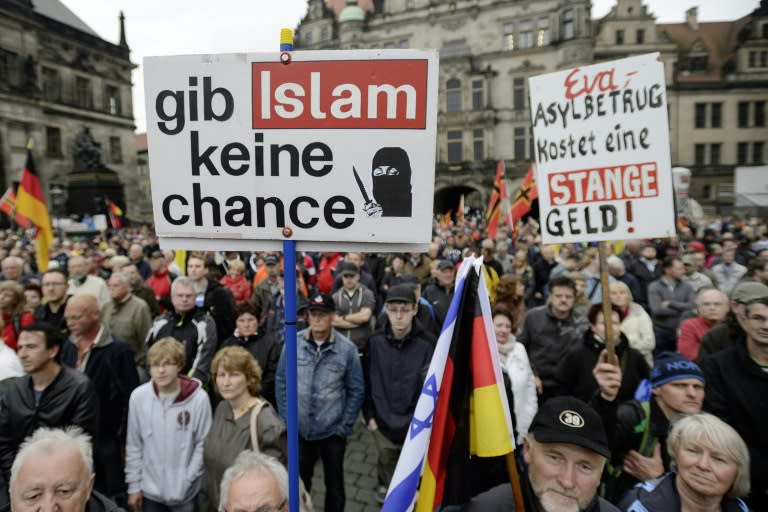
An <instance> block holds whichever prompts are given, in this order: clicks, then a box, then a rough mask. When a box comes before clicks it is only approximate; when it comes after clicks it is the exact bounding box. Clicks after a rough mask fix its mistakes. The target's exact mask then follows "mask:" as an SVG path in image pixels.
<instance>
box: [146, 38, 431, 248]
mask: <svg viewBox="0 0 768 512" xmlns="http://www.w3.org/2000/svg"><path fill="white" fill-rule="evenodd" d="M144 68H145V71H144V75H145V91H146V98H147V100H146V107H147V137H148V146H149V167H150V173H151V175H150V177H151V183H152V202H153V207H154V212H155V228H156V230H157V233H158V235H159V237H160V239H161V242H163V243H164V245H165V246H169V247H186V248H217V249H225V248H231V249H253V248H257V247H264V248H273V247H275V246H276V244H278V246H279V243H281V242H280V241H281V240H283V239H284V237H286V236H288V237H290V238H291V239H293V240H296V241H297V242H298V243H299V244H300V249H301V250H306V249H317V250H323V249H326V248H329V247H334V248H341V247H348V246H349V245H350V244H356V245H355V246H356V247H359V248H362V247H363V246H364V244H377V245H376V248H377V249H378V248H380V247H381V246H380V245H378V244H384V245H394V246H397V247H400V248H406V247H413V248H425V247H426V245H427V244H429V242H430V236H431V229H432V199H433V193H434V168H435V137H436V123H437V70H438V62H437V54H436V52H433V51H417V50H362V51H360V50H356V51H333V52H328V51H326V52H292V53H290V54H288V53H283V54H281V53H280V52H272V53H260V54H227V55H190V56H174V57H148V58H146V59H144ZM214 240H215V242H214Z"/></svg>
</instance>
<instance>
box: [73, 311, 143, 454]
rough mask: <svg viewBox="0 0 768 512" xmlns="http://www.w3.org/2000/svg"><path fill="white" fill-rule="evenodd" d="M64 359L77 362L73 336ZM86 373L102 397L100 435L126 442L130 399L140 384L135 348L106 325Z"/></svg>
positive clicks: (90, 356) (121, 442) (86, 365)
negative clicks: (113, 333) (134, 354)
mask: <svg viewBox="0 0 768 512" xmlns="http://www.w3.org/2000/svg"><path fill="white" fill-rule="evenodd" d="M61 362H62V364H64V365H66V366H68V367H70V368H74V367H75V365H76V364H77V346H76V345H75V344H74V342H73V341H72V340H71V339H70V340H67V342H66V343H64V346H63V347H62V349H61ZM83 373H84V374H85V375H87V376H88V377H89V378H90V379H91V381H92V382H93V384H94V386H95V388H96V394H97V395H98V396H99V403H100V404H101V414H100V415H99V436H100V437H103V438H108V439H112V440H117V441H118V442H119V443H120V444H123V443H125V434H126V431H127V430H126V429H127V425H128V400H129V399H130V397H131V393H132V392H133V390H134V389H136V387H137V386H138V385H139V375H138V373H137V372H136V364H135V363H134V358H133V349H131V346H130V345H128V344H127V343H126V342H124V341H123V340H121V339H120V338H116V337H114V336H112V333H111V332H110V331H109V328H108V327H106V326H104V327H103V328H102V332H101V336H100V338H99V339H98V340H97V342H96V344H95V345H94V346H93V348H91V352H90V354H89V356H88V360H87V362H86V364H85V369H83Z"/></svg>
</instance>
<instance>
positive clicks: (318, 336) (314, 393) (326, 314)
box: [275, 294, 364, 512]
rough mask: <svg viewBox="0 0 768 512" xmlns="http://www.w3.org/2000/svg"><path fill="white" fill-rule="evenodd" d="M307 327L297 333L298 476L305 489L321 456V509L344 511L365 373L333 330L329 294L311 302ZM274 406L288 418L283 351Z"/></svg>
mask: <svg viewBox="0 0 768 512" xmlns="http://www.w3.org/2000/svg"><path fill="white" fill-rule="evenodd" d="M307 309H308V310H309V328H308V329H305V330H303V331H301V332H299V333H298V335H297V340H296V343H297V352H298V355H297V364H298V395H299V473H300V475H301V479H302V481H303V482H304V485H305V487H306V488H307V491H310V490H311V487H312V473H313V471H314V467H315V462H316V461H317V458H318V457H320V458H321V459H322V461H323V472H324V474H325V489H326V491H325V510H326V511H327V512H336V511H343V510H344V503H345V501H346V497H345V494H344V451H345V450H346V447H347V437H348V436H350V435H351V434H352V428H353V426H354V424H355V420H356V419H357V415H358V414H359V413H360V408H361V407H362V405H363V396H364V385H363V370H362V366H361V364H360V359H359V357H358V355H357V347H356V346H355V344H354V343H352V342H351V341H350V340H349V339H348V338H345V337H344V336H342V335H341V334H340V333H339V332H338V331H336V330H335V329H333V327H332V326H333V318H334V316H336V304H334V301H333V298H332V297H331V296H330V295H326V294H319V295H316V296H315V297H313V298H312V300H310V302H309V305H308V306H307ZM275 387H276V395H277V407H278V411H279V412H280V415H281V416H283V419H285V417H286V397H285V350H283V353H282V354H281V356H280V362H279V363H278V366H277V376H276V381H275Z"/></svg>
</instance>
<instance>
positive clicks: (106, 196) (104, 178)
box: [67, 168, 125, 215]
mask: <svg viewBox="0 0 768 512" xmlns="http://www.w3.org/2000/svg"><path fill="white" fill-rule="evenodd" d="M68 181H69V183H68V184H67V191H68V194H67V197H68V199H67V214H70V215H71V214H75V215H85V214H88V215H94V214H98V213H107V200H110V201H112V202H113V203H115V204H116V205H118V206H119V207H120V208H121V209H122V210H123V211H125V192H124V191H123V185H122V183H120V179H119V177H118V175H117V173H116V172H115V171H112V170H109V169H107V168H104V169H103V170H100V171H87V172H73V173H71V174H70V175H69V176H68Z"/></svg>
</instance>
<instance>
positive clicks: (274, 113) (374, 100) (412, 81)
mask: <svg viewBox="0 0 768 512" xmlns="http://www.w3.org/2000/svg"><path fill="white" fill-rule="evenodd" d="M350 64H351V63H350V62H349V61H315V62H297V61H294V62H291V63H289V64H282V63H279V62H278V63H275V62H254V63H253V64H252V66H251V74H252V75H251V78H252V87H253V128H254V129H279V128H291V129H302V128H303V129H306V128H322V129H339V128H341V129H364V128H375V129H413V130H423V129H425V128H426V104H427V102H426V101H425V100H426V94H427V67H428V62H427V61H426V60H397V61H389V60H361V61H355V62H354V65H353V66H350Z"/></svg>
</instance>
